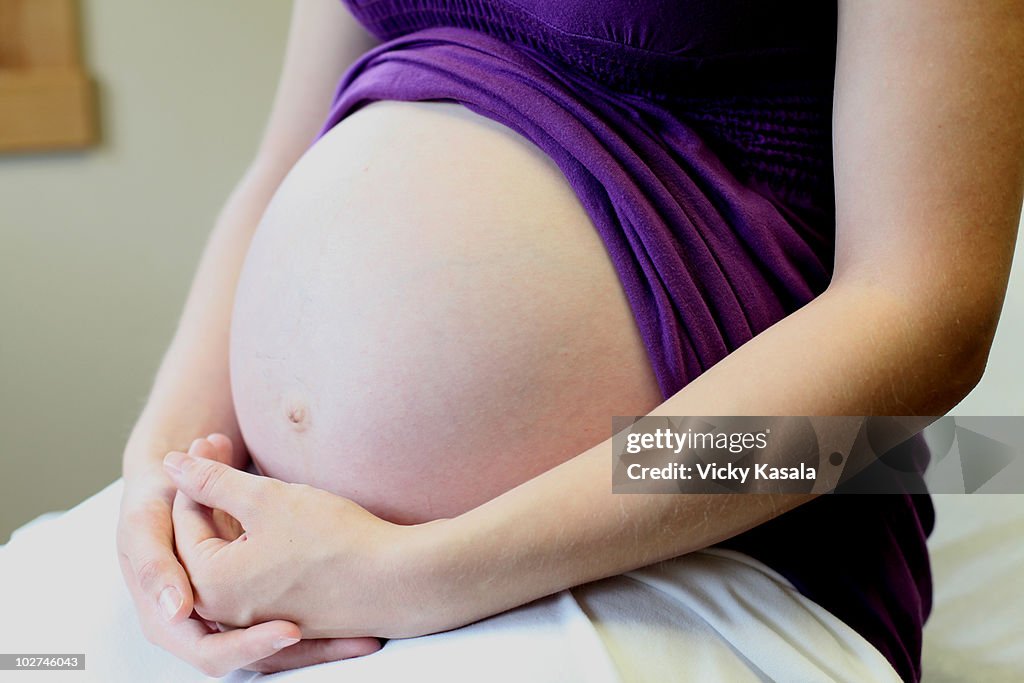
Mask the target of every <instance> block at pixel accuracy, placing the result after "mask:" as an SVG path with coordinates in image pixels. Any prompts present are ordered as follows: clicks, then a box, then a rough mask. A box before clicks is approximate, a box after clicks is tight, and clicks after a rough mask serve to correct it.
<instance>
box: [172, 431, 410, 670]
mask: <svg viewBox="0 0 1024 683" xmlns="http://www.w3.org/2000/svg"><path fill="white" fill-rule="evenodd" d="M230 449H231V441H230V439H228V438H227V437H223V436H221V435H212V436H211V437H209V438H207V439H197V440H196V441H195V442H194V443H193V445H192V447H191V448H190V449H189V452H188V453H181V452H171V453H169V454H168V455H167V457H166V458H165V460H164V469H165V471H166V472H167V474H168V476H169V477H170V478H171V480H172V481H173V482H174V484H175V485H176V486H177V487H178V493H177V494H176V497H175V499H174V504H173V510H172V519H173V526H174V542H175V546H176V549H177V553H178V557H179V558H180V560H181V563H182V565H183V566H184V567H185V569H186V570H187V572H188V575H189V579H190V581H191V583H192V591H193V595H194V602H193V609H194V611H195V615H194V617H193V618H196V617H198V618H199V619H201V620H202V621H203V622H204V623H205V625H206V626H207V627H209V628H211V629H212V628H216V629H218V630H221V631H226V630H231V629H245V628H250V627H254V626H257V625H261V624H267V623H274V624H275V625H276V627H277V628H278V629H282V628H283V629H284V630H283V631H281V633H282V634H285V632H287V634H286V635H285V637H287V638H288V639H289V640H292V641H294V639H298V638H300V637H301V639H302V643H301V644H299V645H296V646H288V647H287V648H286V649H285V650H284V651H282V652H281V653H279V654H278V655H277V656H276V657H277V659H278V660H284V662H285V663H284V665H282V664H281V662H277V663H275V662H273V661H270V662H269V665H268V664H267V663H266V662H264V665H263V666H260V667H246V668H257V669H260V670H273V669H277V668H288V666H289V665H290V666H298V665H301V664H303V663H313V662H312V661H308V660H309V656H305V657H303V656H298V657H296V655H297V654H298V652H294V653H293V656H292V657H291V662H290V663H289V662H288V660H287V658H283V657H282V656H281V655H284V654H285V653H286V652H287V651H288V650H293V651H300V650H302V648H303V646H306V647H307V648H308V647H309V644H310V643H311V642H313V643H316V644H317V645H318V646H319V650H320V651H321V652H320V653H319V656H315V660H314V661H324V660H325V659H339V658H342V657H343V656H356V655H360V654H367V653H370V652H373V651H374V650H376V649H378V648H379V641H377V640H376V638H365V637H361V636H391V637H394V636H400V635H415V633H410V632H408V628H407V626H408V624H407V623H405V622H403V608H402V606H403V605H407V604H410V603H409V602H408V601H409V600H412V599H413V598H412V596H411V595H410V590H411V589H410V585H409V582H407V581H405V580H404V577H403V575H402V571H401V569H402V568H403V566H405V564H406V563H407V561H408V559H407V557H406V556H405V555H404V554H403V552H402V551H403V549H404V548H405V547H406V546H407V545H408V544H407V540H408V539H409V535H410V534H412V533H415V531H414V530H415V528H416V527H404V526H399V525H396V524H392V523H390V522H387V521H384V520H382V519H380V518H378V517H376V516H374V515H372V514H371V513H369V512H368V511H367V510H365V509H363V508H362V507H360V506H359V505H358V504H356V503H354V502H353V501H351V500H348V499H346V498H342V497H340V496H336V495H333V494H331V493H328V492H326V491H322V490H320V489H316V488H313V487H310V486H305V485H301V484H288V483H285V482H282V481H278V480H276V479H271V478H268V477H261V476H256V475H253V474H249V473H247V472H243V471H241V470H238V469H235V468H233V467H231V466H230V465H227V464H225V463H228V462H233V460H232V458H231V452H230ZM310 639H321V640H317V641H311V640H310ZM324 639H329V640H324ZM337 639H345V640H341V641H339V640H337ZM326 649H333V650H334V651H335V652H338V653H341V654H340V655H339V656H334V657H329V658H325V657H323V651H324V650H326ZM303 660H307V661H303Z"/></svg>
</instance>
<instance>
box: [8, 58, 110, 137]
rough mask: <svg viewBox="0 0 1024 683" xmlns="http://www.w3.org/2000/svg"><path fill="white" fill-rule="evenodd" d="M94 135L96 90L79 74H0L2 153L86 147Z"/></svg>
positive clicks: (42, 71) (64, 70)
mask: <svg viewBox="0 0 1024 683" xmlns="http://www.w3.org/2000/svg"><path fill="white" fill-rule="evenodd" d="M96 137H97V136H96V118H95V102H94V100H93V88H92V84H91V83H90V82H89V79H88V78H86V77H85V74H83V73H82V72H81V71H79V70H77V69H67V68H49V69H9V70H0V149H7V150H28V149H53V148H62V147H85V146H88V145H90V144H92V143H94V142H95V141H96Z"/></svg>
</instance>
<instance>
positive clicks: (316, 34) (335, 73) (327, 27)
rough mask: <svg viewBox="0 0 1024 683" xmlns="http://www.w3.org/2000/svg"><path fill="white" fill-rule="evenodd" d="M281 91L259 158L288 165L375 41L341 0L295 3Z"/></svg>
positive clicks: (275, 99) (265, 131) (306, 142)
mask: <svg viewBox="0 0 1024 683" xmlns="http://www.w3.org/2000/svg"><path fill="white" fill-rule="evenodd" d="M292 5H293V6H292V17H291V27H290V29H289V31H288V45H287V48H286V50H285V57H284V64H283V66H282V69H281V75H280V80H279V82H278V86H277V93H276V95H275V97H274V104H273V107H272V109H271V112H270V117H269V120H268V121H267V125H266V128H265V130H264V134H263V139H262V142H261V144H260V149H259V151H258V154H257V157H258V160H260V161H261V162H263V163H267V164H274V165H284V166H287V167H290V166H291V165H292V164H294V163H295V161H296V160H297V159H298V157H299V156H301V154H302V153H303V152H304V151H305V149H306V148H307V147H308V146H309V144H310V142H311V140H312V139H313V137H314V136H315V135H316V133H317V131H319V129H320V126H321V125H322V124H323V122H324V120H325V119H326V117H327V111H328V107H329V106H330V101H331V97H332V95H333V94H334V90H335V88H336V86H337V83H338V80H339V79H340V78H341V75H342V74H343V73H344V71H345V69H346V68H348V66H349V65H350V64H351V63H352V62H354V61H355V60H356V59H358V57H359V56H360V55H362V54H363V53H364V52H366V50H368V49H370V48H371V47H373V46H374V45H375V44H376V40H375V39H374V38H373V37H372V36H371V35H370V34H369V33H367V32H366V30H365V29H364V28H363V27H362V26H361V25H360V24H359V23H358V22H357V21H356V20H355V19H354V18H353V17H352V15H351V14H350V13H349V12H348V10H347V9H346V8H345V7H344V5H343V4H342V3H341V2H340V0H294V2H293V3H292Z"/></svg>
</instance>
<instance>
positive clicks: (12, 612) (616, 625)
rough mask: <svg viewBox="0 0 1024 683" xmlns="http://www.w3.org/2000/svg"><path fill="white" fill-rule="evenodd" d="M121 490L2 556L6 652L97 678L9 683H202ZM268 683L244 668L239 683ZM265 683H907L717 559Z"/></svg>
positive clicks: (804, 610)
mask: <svg viewBox="0 0 1024 683" xmlns="http://www.w3.org/2000/svg"><path fill="white" fill-rule="evenodd" d="M119 496H120V483H119V482H118V483H115V484H113V485H111V486H110V487H108V488H107V489H105V490H104V491H102V492H100V493H99V494H97V495H96V496H94V497H93V498H91V499H90V500H88V501H86V502H85V503H83V504H82V505H80V506H78V507H76V508H75V509H74V510H72V511H71V512H69V513H67V514H64V515H62V516H59V517H56V518H52V519H48V520H45V521H42V522H40V523H38V524H35V525H33V526H31V527H29V528H27V529H23V530H22V531H20V532H18V533H16V534H15V536H14V537H13V538H12V540H11V542H10V543H9V544H8V545H7V546H5V547H3V548H0V606H2V607H3V610H4V611H3V619H2V626H0V643H2V644H3V648H2V649H3V651H6V652H19V651H20V652H33V653H43V652H62V653H74V652H84V653H86V671H85V672H54V673H38V672H33V673H22V674H15V675H13V676H12V675H9V674H6V673H5V674H3V675H0V680H3V681H5V682H6V681H8V680H11V681H21V680H24V681H44V680H51V679H52V680H59V681H83V680H88V681H133V682H134V681H153V682H154V683H160V682H163V681H168V682H174V683H191V682H192V681H202V680H205V677H203V676H202V675H200V674H199V673H198V672H196V671H194V670H193V669H191V668H190V667H189V666H188V665H186V664H184V663H183V662H181V661H179V660H177V659H176V658H174V657H172V656H171V655H169V654H167V653H164V652H162V651H161V650H159V649H158V648H156V647H154V646H152V645H150V644H149V643H147V642H146V641H145V640H144V638H143V637H142V635H141V633H140V632H139V629H138V627H137V624H136V620H135V615H134V612H133V609H132V606H131V603H130V601H129V596H128V593H127V591H126V590H125V588H124V586H123V584H122V582H121V578H120V573H119V572H118V568H117V563H116V557H115V550H114V527H115V521H116V517H117V507H118V501H119ZM257 678H262V677H260V676H258V675H255V674H248V673H242V672H236V673H235V674H233V675H232V676H231V678H230V680H231V681H233V683H239V682H241V681H247V680H252V679H257ZM266 678H267V680H268V682H269V681H274V682H282V681H285V682H287V683H319V682H326V681H345V682H346V683H363V682H365V681H404V680H415V681H441V680H443V681H448V682H455V683H459V682H466V683H468V682H470V681H472V682H473V683H477V682H478V681H484V680H486V681H496V682H499V683H500V682H504V681H509V682H511V681H529V682H530V683H544V682H546V681H547V682H550V683H573V682H576V681H578V682H580V683H605V682H607V683H616V682H628V681H654V682H657V683H662V682H671V681H729V682H741V681H772V680H776V681H889V682H891V681H895V680H898V679H897V677H896V674H895V672H893V670H892V668H891V667H890V666H889V664H888V662H886V661H885V659H884V657H882V655H881V654H879V653H878V651H877V650H875V649H874V648H873V647H871V645H870V644H868V643H867V642H866V641H865V640H864V639H863V638H861V637H860V636H859V635H858V634H857V633H855V632H854V631H853V630H852V629H850V628H849V627H848V626H846V625H845V624H843V623H842V622H841V621H839V620H838V619H836V618H835V617H834V616H832V615H831V614H829V613H828V612H826V611H825V610H824V609H822V608H821V607H820V606H818V605H817V604H815V603H813V602H811V601H809V600H807V599H806V598H804V597H803V596H801V595H800V594H799V593H798V592H797V591H796V590H794V589H793V588H792V586H791V585H790V584H789V583H788V582H787V581H786V580H785V579H784V578H782V577H781V576H779V575H778V574H776V573H775V572H774V571H772V570H771V569H770V568H768V567H765V566H764V565H762V564H760V563H759V562H757V561H755V560H753V559H752V558H749V557H747V556H745V555H742V554H740V553H735V552H731V551H717V550H716V551H711V552H702V553H695V554H692V555H689V556H686V557H684V558H680V559H677V560H672V561H670V562H666V563H662V564H660V565H655V566H653V567H649V568H645V569H643V570H639V571H637V572H631V573H629V574H626V575H623V576H619V577H614V578H612V579H608V580H605V581H601V582H597V583H594V584H590V585H588V586H583V587H580V588H577V589H574V590H572V591H563V592H561V593H559V594H557V595H555V596H552V597H550V598H547V599H544V600H540V601H537V602H535V603H532V604H531V605H527V606H525V607H522V608H520V609H517V610H513V611H511V612H508V613H506V614H503V615H499V616H497V617H493V618H491V619H487V620H484V621H482V622H479V623H477V624H473V625H470V626H468V627H465V628H462V629H458V630H455V631H451V632H448V633H444V634H438V635H433V636H428V637H424V638H415V639H408V640H401V641H392V642H390V643H388V645H387V646H386V647H385V648H384V649H383V650H381V651H380V652H378V653H375V654H373V655H370V656H368V657H364V658H360V659H353V660H348V661H344V662H335V663H332V664H326V665H321V666H317V667H310V668H307V669H303V670H300V671H295V672H288V673H284V674H279V675H276V676H272V677H266Z"/></svg>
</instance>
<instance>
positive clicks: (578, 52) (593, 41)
mask: <svg viewBox="0 0 1024 683" xmlns="http://www.w3.org/2000/svg"><path fill="white" fill-rule="evenodd" d="M346 4H347V5H348V6H349V8H350V9H351V11H352V12H353V14H354V15H355V16H356V18H357V19H358V20H360V21H361V22H362V23H363V24H364V25H365V26H366V27H367V29H368V30H370V31H371V32H372V33H374V34H375V35H376V36H377V37H379V38H381V39H382V40H384V41H386V42H385V43H384V44H383V45H381V46H379V47H377V48H375V49H373V50H371V51H370V52H368V53H367V54H365V55H364V56H363V57H362V58H361V59H360V60H359V61H358V62H356V63H355V64H354V65H353V66H352V67H351V68H350V69H349V70H348V72H347V73H346V74H345V76H344V77H343V78H342V81H341V83H340V85H339V88H338V91H337V95H336V97H335V100H334V103H333V106H332V110H331V113H330V116H329V118H328V120H327V122H326V124H325V126H324V129H323V131H322V132H321V135H322V134H323V133H325V132H326V131H327V130H329V129H330V128H331V127H332V126H334V125H335V124H337V123H338V122H339V121H340V120H342V119H343V118H345V117H346V116H347V115H349V114H351V113H353V112H354V111H356V110H357V109H359V108H360V107H361V106H363V105H365V104H367V103H369V102H372V101H375V100H404V101H418V100H447V101H454V102H459V103H461V104H463V105H464V106H466V107H468V108H470V109H471V110H473V111H475V112H477V113H479V114H481V115H483V116H486V117H488V118H490V119H493V120H495V121H498V122H500V123H502V124H504V125H505V126H507V127H509V128H511V129H513V130H515V131H517V132H518V133H519V134H521V135H523V136H524V137H525V138H527V139H529V140H531V141H532V142H533V143H534V144H535V145H537V147H539V148H540V149H541V150H543V151H544V152H545V153H547V154H548V155H549V156H550V157H551V158H552V159H553V160H554V161H555V163H556V164H557V165H558V166H559V168H560V169H561V170H562V172H563V173H564V174H565V176H566V178H567V179H568V182H569V184H570V185H571V186H572V188H573V189H574V190H575V192H576V194H577V196H578V197H579V199H580V200H581V202H582V204H583V207H584V208H585V210H586V211H587V213H588V214H589V216H590V218H591V220H592V221H593V223H594V226H595V229H596V230H597V231H598V233H599V234H600V236H601V238H602V240H603V241H604V244H605V247H606V248H607V251H608V254H609V256H610V258H611V260H612V263H613V264H614V267H615V269H616V271H617V273H618V275H619V278H620V279H621V282H622V286H623V288H624V290H625V292H626V295H627V297H628V299H629V302H630V305H631V307H632V310H633V313H634V314H635V316H636V321H637V324H638V327H639V330H640V333H641V335H642V338H643V341H644V343H645V345H646V348H647V351H648V353H649V356H650V361H651V364H652V367H653V369H654V373H655V375H656V377H657V380H658V382H659V385H660V387H661V391H662V393H663V394H664V396H665V397H666V398H667V397H669V396H671V395H672V394H674V393H676V392H677V391H679V390H680V389H681V388H682V387H684V386H685V385H686V384H687V383H688V382H689V381H691V380H692V379H694V378H695V377H697V376H698V375H699V374H701V373H702V372H703V371H705V370H707V369H708V368H709V367H711V366H712V365H714V364H715V363H716V362H717V361H719V360H721V359H722V358H723V357H725V356H726V355H727V354H728V353H729V352H731V351H733V350H734V349H736V348H737V347H739V346H740V345H741V344H743V343H744V342H746V341H747V340H749V339H750V338H751V337H753V336H754V335H756V334H758V333H759V332H761V331H763V330H764V329H766V328H768V327H769V326H770V325H772V324H773V323H775V322H776V321H778V320H779V319H781V318H783V317H784V316H786V315H787V314H789V313H791V312H793V311H794V310H796V309H797V308H799V307H800V306H802V305H804V304H806V303H807V302H808V301H810V300H811V299H812V298H814V297H815V296H816V295H817V294H819V293H821V292H822V291H823V290H824V288H825V287H826V285H827V284H828V282H829V277H830V273H831V268H832V252H833V246H834V232H835V207H834V194H833V185H832V183H833V178H832V150H831V103H832V89H833V72H834V68H835V50H836V5H835V3H830V2H827V1H823V0H779V1H777V2H771V1H769V0H607V1H606V2H591V1H589V0H558V1H555V0H346ZM914 448H915V449H916V451H915V453H916V455H915V457H916V458H917V461H918V462H924V461H925V460H926V458H927V452H926V450H923V446H922V442H920V441H918V442H916V443H915V444H914ZM933 521H934V515H933V510H932V507H931V501H930V499H929V498H928V496H927V495H926V494H923V495H910V494H895V495H885V496H866V495H849V496H841V495H835V496H825V497H821V498H818V499H816V500H814V501H812V502H811V503H809V504H806V505H803V506H801V507H799V508H797V509H796V510H793V511H791V512H789V513H787V514H784V515H782V516H781V517H779V518H777V519H775V520H773V521H771V522H768V523H766V524H763V525H761V526H759V527H757V528H755V529H753V530H751V531H748V532H746V533H744V534H741V535H739V536H736V537H734V538H731V539H729V540H728V541H726V542H723V543H722V544H721V545H722V546H725V547H730V548H733V549H735V550H739V551H741V552H744V553H747V554H748V555H751V556H753V557H755V558H757V559H759V560H761V561H762V562H764V563H765V564H767V565H769V566H771V567H772V568H774V569H775V570H776V571H778V572H779V573H781V574H782V575H784V576H785V577H786V578H788V579H789V580H790V581H792V582H793V584H794V585H795V586H796V588H797V589H798V590H799V591H800V592H801V593H803V594H804V595H806V596H808V597H809V598H811V599H813V600H815V601H816V602H818V603H819V604H820V605H822V606H823V607H825V608H826V609H828V610H829V611H831V612H832V613H833V614H835V615H836V616H838V617H839V618H840V619H842V620H843V621H845V622H846V623H848V624H849V625H850V626H851V627H853V628H854V629H856V630H857V631H858V632H859V633H861V634H862V635H863V636H864V637H865V638H866V639H867V640H868V641H870V642H871V643H872V644H874V645H875V646H876V647H877V648H878V649H879V650H880V651H881V652H882V653H883V654H884V655H885V656H886V657H887V658H888V659H889V661H890V662H891V663H892V665H893V667H894V668H895V669H896V671H897V672H898V673H899V674H900V675H901V676H902V677H903V678H904V679H905V680H908V681H916V680H918V679H919V678H920V655H921V629H922V625H923V623H924V620H925V619H926V617H927V616H928V613H929V611H930V609H931V577H930V571H929V564H928V554H927V549H926V546H925V539H926V536H927V535H928V534H929V533H930V532H931V528H932V525H933Z"/></svg>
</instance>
